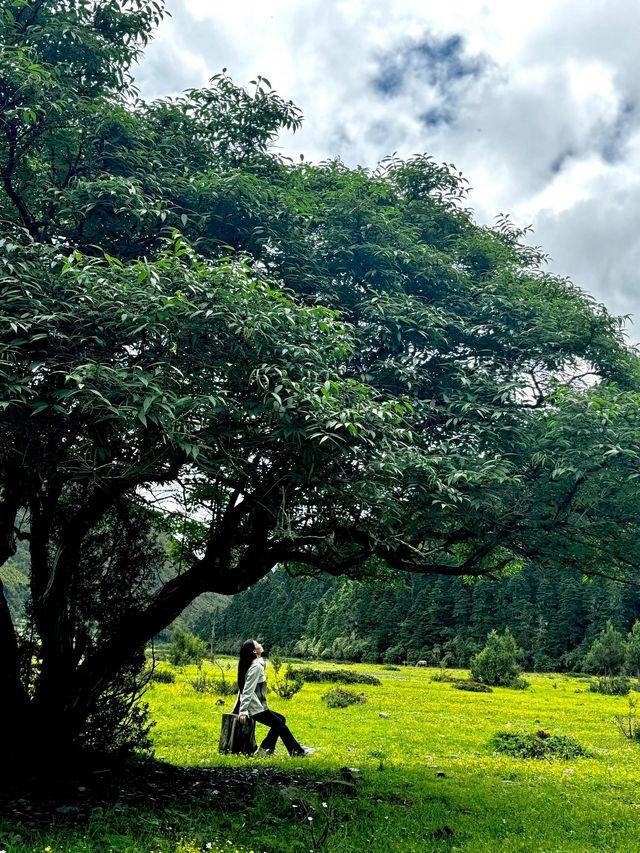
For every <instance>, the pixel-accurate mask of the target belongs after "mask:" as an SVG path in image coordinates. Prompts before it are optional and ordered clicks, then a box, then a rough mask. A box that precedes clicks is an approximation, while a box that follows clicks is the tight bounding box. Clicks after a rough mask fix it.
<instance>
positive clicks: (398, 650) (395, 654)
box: [382, 646, 407, 663]
mask: <svg viewBox="0 0 640 853" xmlns="http://www.w3.org/2000/svg"><path fill="white" fill-rule="evenodd" d="M406 658H407V653H406V650H405V648H404V646H390V647H389V648H388V649H387V650H386V652H385V653H384V656H383V658H382V660H383V661H384V663H402V661H403V660H406Z"/></svg>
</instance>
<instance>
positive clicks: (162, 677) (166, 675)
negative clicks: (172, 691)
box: [149, 669, 176, 684]
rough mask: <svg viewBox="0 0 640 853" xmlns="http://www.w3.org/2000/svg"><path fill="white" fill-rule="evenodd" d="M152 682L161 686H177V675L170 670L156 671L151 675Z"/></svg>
mask: <svg viewBox="0 0 640 853" xmlns="http://www.w3.org/2000/svg"><path fill="white" fill-rule="evenodd" d="M149 678H150V679H151V681H157V682H159V683H160V684H175V681H176V676H175V673H173V672H171V670H170V669H154V670H152V672H151V673H150V675H149Z"/></svg>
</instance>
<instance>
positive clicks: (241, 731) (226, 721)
mask: <svg viewBox="0 0 640 853" xmlns="http://www.w3.org/2000/svg"><path fill="white" fill-rule="evenodd" d="M257 748H258V744H257V743H256V723H255V720H252V719H251V717H247V719H246V720H245V722H244V723H241V722H240V719H239V717H238V715H237V714H223V715H222V731H221V732H220V743H219V745H218V752H222V753H225V754H226V753H229V752H230V753H232V754H233V755H238V754H243V755H253V753H254V752H255V751H256V749H257Z"/></svg>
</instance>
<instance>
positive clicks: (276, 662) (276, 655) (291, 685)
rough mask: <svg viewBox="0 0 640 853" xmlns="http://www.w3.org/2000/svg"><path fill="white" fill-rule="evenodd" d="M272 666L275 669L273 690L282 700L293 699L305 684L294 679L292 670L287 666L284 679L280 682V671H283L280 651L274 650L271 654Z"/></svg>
mask: <svg viewBox="0 0 640 853" xmlns="http://www.w3.org/2000/svg"><path fill="white" fill-rule="evenodd" d="M270 660H271V665H272V667H273V672H274V682H275V683H274V684H272V685H271V689H272V690H273V691H274V693H276V694H277V695H278V696H279V697H280V698H281V699H291V698H293V696H295V695H296V693H299V692H300V690H302V687H303V682H302V680H301V679H297V678H293V677H292V675H291V668H290V667H289V666H287V668H286V670H285V673H284V679H283V680H282V681H281V680H280V677H279V676H280V670H281V669H282V664H283V661H282V655H281V654H280V652H279V651H278V649H273V651H272V652H271V654H270Z"/></svg>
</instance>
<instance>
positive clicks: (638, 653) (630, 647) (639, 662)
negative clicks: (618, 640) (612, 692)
mask: <svg viewBox="0 0 640 853" xmlns="http://www.w3.org/2000/svg"><path fill="white" fill-rule="evenodd" d="M624 665H625V671H626V672H627V673H628V674H629V675H634V676H635V677H636V678H638V677H640V620H636V621H635V622H634V623H633V627H632V628H631V631H629V633H628V634H627V643H626V649H625V660H624Z"/></svg>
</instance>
